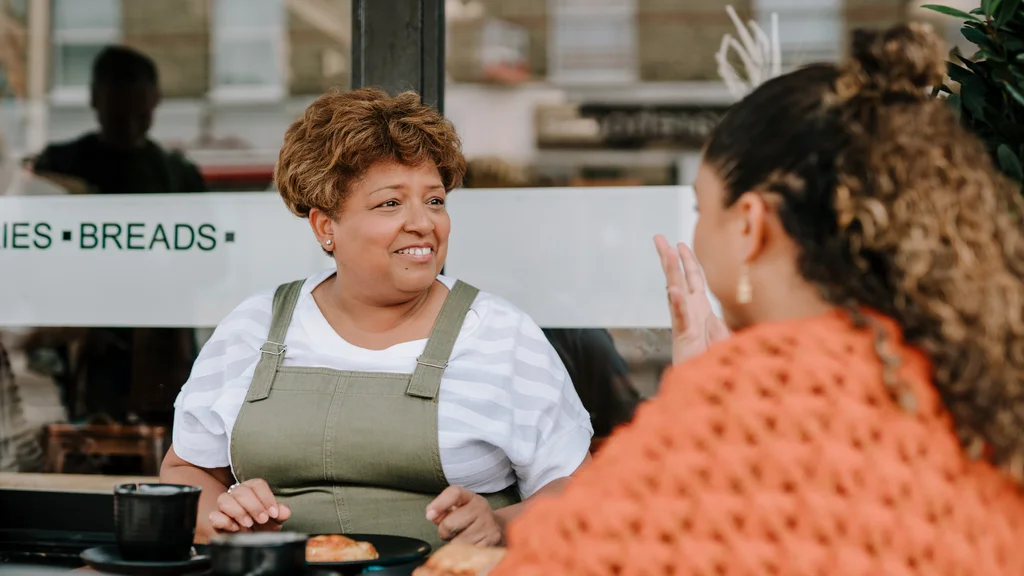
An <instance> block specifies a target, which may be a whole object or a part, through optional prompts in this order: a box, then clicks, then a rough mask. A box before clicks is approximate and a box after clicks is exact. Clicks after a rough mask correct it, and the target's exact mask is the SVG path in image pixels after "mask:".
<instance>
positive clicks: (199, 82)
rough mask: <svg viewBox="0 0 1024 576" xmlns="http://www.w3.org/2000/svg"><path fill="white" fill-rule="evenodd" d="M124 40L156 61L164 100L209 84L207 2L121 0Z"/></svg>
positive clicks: (197, 92) (200, 93)
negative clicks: (122, 1)
mask: <svg viewBox="0 0 1024 576" xmlns="http://www.w3.org/2000/svg"><path fill="white" fill-rule="evenodd" d="M123 6H124V7H123V12H122V13H123V15H124V40H125V43H126V44H128V45H130V46H133V47H135V48H138V49H139V50H141V51H142V52H144V53H146V54H147V55H149V56H150V57H151V58H153V60H155V61H156V64H157V67H158V68H159V71H160V85H161V90H162V91H163V94H164V97H165V98H196V97H201V96H203V95H205V94H206V92H207V90H208V89H209V85H210V65H211V63H210V41H209V38H210V5H209V0H124V4H123Z"/></svg>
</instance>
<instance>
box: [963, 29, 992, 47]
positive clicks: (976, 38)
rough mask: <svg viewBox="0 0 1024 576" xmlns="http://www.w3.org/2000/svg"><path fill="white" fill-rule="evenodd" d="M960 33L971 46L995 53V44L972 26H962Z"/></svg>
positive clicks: (986, 35)
mask: <svg viewBox="0 0 1024 576" xmlns="http://www.w3.org/2000/svg"><path fill="white" fill-rule="evenodd" d="M960 33H961V34H963V36H964V38H967V39H968V40H970V41H971V44H974V45H976V46H978V47H980V48H987V49H990V50H992V51H993V52H995V50H994V48H995V44H994V43H993V42H992V39H991V38H989V36H988V34H986V33H984V32H982V31H981V30H978V29H977V28H975V27H973V26H964V27H963V28H961V29H960Z"/></svg>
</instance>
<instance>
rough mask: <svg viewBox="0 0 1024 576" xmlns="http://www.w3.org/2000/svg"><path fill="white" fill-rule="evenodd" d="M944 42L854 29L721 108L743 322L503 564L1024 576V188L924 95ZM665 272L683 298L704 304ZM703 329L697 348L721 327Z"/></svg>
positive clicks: (687, 333)
mask: <svg viewBox="0 0 1024 576" xmlns="http://www.w3.org/2000/svg"><path fill="white" fill-rule="evenodd" d="M943 56H944V51H943V49H942V46H941V42H939V41H938V40H937V38H936V37H935V36H934V35H933V34H932V33H931V32H930V31H929V30H927V29H925V28H923V27H919V26H915V25H909V26H907V25H904V26H900V27H897V28H894V29H892V30H889V31H887V32H884V33H880V34H874V35H867V34H858V35H857V36H856V39H855V41H854V48H853V51H852V60H851V61H849V62H848V63H846V64H845V65H844V66H842V67H841V68H840V69H836V68H834V67H831V66H812V67H808V68H804V69H801V70H798V71H796V72H793V73H790V74H787V75H785V76H782V77H779V78H776V79H774V80H771V81H769V82H767V83H765V84H764V85H762V86H760V87H759V88H757V89H756V90H755V91H754V92H753V93H752V94H750V95H749V96H748V97H747V98H745V99H744V100H743V101H742V102H740V103H738V104H737V105H736V106H735V107H734V108H733V109H732V110H731V111H730V112H729V113H728V115H727V116H726V117H725V118H724V119H723V121H722V122H721V124H720V125H719V126H718V127H717V129H716V130H715V132H714V134H713V135H712V136H711V138H710V140H709V142H708V144H707V147H706V149H705V153H704V164H703V166H702V167H701V169H700V172H699V176H698V178H697V181H696V190H697V197H698V206H699V210H700V214H701V216H700V222H699V223H698V225H697V230H696V237H695V240H694V247H695V250H696V253H697V255H698V256H699V257H700V261H701V262H702V263H703V265H704V269H705V272H706V275H707V284H708V286H709V287H710V288H711V290H712V292H714V294H715V295H716V296H717V297H718V298H719V300H720V301H721V303H722V307H723V310H724V311H725V321H726V323H727V324H728V326H729V327H730V328H731V329H732V330H733V331H734V334H733V335H732V336H731V337H729V338H727V339H724V340H722V341H718V342H714V343H712V344H710V346H709V347H708V349H707V351H706V352H704V353H702V354H699V355H697V356H696V357H694V358H692V359H690V360H688V361H686V362H684V363H682V364H680V365H676V366H675V368H674V369H673V371H672V372H671V374H670V375H669V376H668V377H667V378H666V379H665V381H664V383H663V386H662V390H661V393H660V394H659V395H658V397H657V398H656V399H654V400H652V401H650V402H649V403H647V404H646V405H644V406H642V407H641V408H640V410H639V411H638V414H637V417H636V419H635V420H634V422H633V423H632V424H630V425H628V426H626V427H624V428H621V429H619V430H618V431H617V432H616V433H615V434H614V435H613V436H612V438H611V439H610V440H609V441H608V443H607V444H606V445H605V447H604V449H603V451H602V452H601V453H600V454H599V455H598V456H597V457H596V458H595V459H594V461H593V463H592V464H591V465H590V466H589V467H588V468H587V469H586V470H584V471H583V472H582V473H581V474H580V475H579V476H578V477H577V478H576V479H574V481H573V482H572V483H571V484H570V485H569V487H568V488H567V489H566V491H565V492H564V493H563V494H562V495H561V496H559V497H557V498H555V499H550V500H548V501H541V502H537V503H536V504H535V505H534V506H533V507H532V508H531V509H530V510H528V511H527V512H526V513H525V514H524V516H522V517H521V518H520V520H519V521H517V522H516V523H514V524H513V526H512V527H511V532H510V541H509V551H508V554H507V556H506V557H505V559H504V560H503V561H502V562H501V563H500V564H499V565H498V566H497V567H496V568H495V570H494V571H493V572H492V574H495V575H498V576H506V575H577V574H579V575H583V574H587V575H604V574H608V575H611V574H617V575H641V574H643V575H647V574H650V575H662V574H665V575H668V574H677V575H681V576H682V575H685V576H696V575H732V576H736V575H759V576H760V575H786V576H800V575H825V574H827V575H830V576H845V575H854V574H856V575H882V574H885V575H922V576H923V575H928V576H952V575H954V574H972V575H974V574H977V575H985V576H1003V575H1011V574H1012V575H1020V574H1024V497H1022V493H1021V488H1020V480H1021V477H1022V465H1024V281H1022V278H1024V234H1022V230H1021V224H1020V222H1021V220H1020V218H1021V215H1022V214H1024V202H1022V201H1021V198H1020V192H1019V190H1018V189H1017V188H1016V185H1015V184H1013V183H1011V182H1010V181H1009V180H1008V179H1006V178H1004V177H1003V176H1001V175H999V174H998V173H997V172H996V170H995V169H994V168H993V165H992V162H991V160H990V158H989V156H988V154H987V152H986V150H985V148H984V146H983V145H982V144H981V142H979V141H978V140H977V139H976V138H975V137H973V136H972V135H970V134H968V133H967V132H966V131H965V130H963V129H962V128H961V127H960V125H959V124H958V121H957V119H956V117H955V116H954V114H953V113H952V112H951V111H950V109H949V108H948V107H947V105H946V104H945V103H944V102H942V101H938V100H934V99H931V98H929V97H928V96H927V87H929V86H934V85H937V84H938V83H939V82H941V81H942V79H943V73H944V65H943V59H944V58H943ZM662 248H663V253H664V248H665V246H662ZM684 256H686V254H685V252H684ZM684 260H685V258H684ZM674 261H675V257H674V255H673V257H672V258H671V259H670V260H669V261H666V268H667V270H668V271H669V272H670V274H669V277H670V294H671V298H672V300H673V301H674V304H675V305H676V308H677V309H687V308H686V306H687V305H690V304H693V303H697V304H699V303H700V298H701V296H700V295H701V294H702V291H703V285H702V279H701V277H700V273H699V271H698V270H691V271H690V272H689V273H688V274H686V281H687V283H688V284H687V287H686V288H682V287H681V285H680V284H679V280H678V279H679V278H682V272H677V271H676V270H675V269H676V268H677V267H678V264H677V263H675V262H674ZM691 311H692V309H691ZM687 321H688V323H689V325H688V326H677V330H676V332H677V336H678V339H677V343H678V344H679V352H680V354H681V355H682V356H686V355H689V354H692V353H693V351H694V348H695V347H696V348H701V347H703V346H705V344H706V343H707V341H708V340H709V335H711V334H713V333H717V332H720V331H721V327H719V326H717V324H716V323H715V322H714V321H712V320H710V319H709V318H708V317H707V315H703V316H702V315H701V314H693V313H692V314H690V316H689V317H688V318H687ZM692 335H696V336H697V338H696V340H694V339H693V338H692V337H691V336H692ZM442 557H443V555H442Z"/></svg>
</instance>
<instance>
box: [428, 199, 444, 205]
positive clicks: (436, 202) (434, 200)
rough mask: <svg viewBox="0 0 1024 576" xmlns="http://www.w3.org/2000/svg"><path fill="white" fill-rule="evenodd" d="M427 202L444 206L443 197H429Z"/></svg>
mask: <svg viewBox="0 0 1024 576" xmlns="http://www.w3.org/2000/svg"><path fill="white" fill-rule="evenodd" d="M429 203H430V204H432V205H434V206H444V198H431V199H430V201H429Z"/></svg>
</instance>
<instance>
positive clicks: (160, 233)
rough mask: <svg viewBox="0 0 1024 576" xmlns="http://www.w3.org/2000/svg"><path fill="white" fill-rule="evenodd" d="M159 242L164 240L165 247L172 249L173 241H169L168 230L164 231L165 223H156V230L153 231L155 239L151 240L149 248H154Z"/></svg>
mask: <svg viewBox="0 0 1024 576" xmlns="http://www.w3.org/2000/svg"><path fill="white" fill-rule="evenodd" d="M157 242H163V244H164V248H166V249H168V250H170V249H171V243H170V242H168V241H167V232H165V231H164V225H163V224H157V225H156V230H154V231H153V239H152V240H150V241H149V249H150V250H152V249H153V246H155V245H156V243H157Z"/></svg>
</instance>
